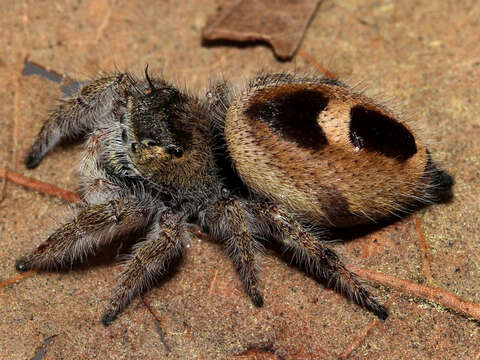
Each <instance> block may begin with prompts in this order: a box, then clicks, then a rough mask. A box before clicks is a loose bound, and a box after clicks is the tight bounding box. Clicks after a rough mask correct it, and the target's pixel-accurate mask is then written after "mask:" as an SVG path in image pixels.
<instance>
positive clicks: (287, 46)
mask: <svg viewBox="0 0 480 360" xmlns="http://www.w3.org/2000/svg"><path fill="white" fill-rule="evenodd" d="M319 2H320V1H319V0H315V1H312V0H296V1H291V0H270V1H267V0H240V1H237V2H235V4H234V5H232V6H231V7H230V8H227V9H226V10H225V11H222V12H220V13H219V14H218V17H216V19H214V20H213V21H212V22H211V23H210V24H207V26H206V27H205V28H204V30H203V39H204V40H206V41H216V40H231V41H240V42H243V41H265V42H267V43H269V44H270V45H271V46H272V47H273V50H274V52H275V54H276V56H278V57H279V58H281V59H290V58H291V57H292V56H293V55H294V54H295V51H296V50H297V48H298V46H299V45H300V42H301V40H302V38H303V35H304V33H305V30H306V28H307V26H308V24H309V22H310V20H311V18H312V16H313V14H314V13H315V10H316V9H317V7H318V4H319Z"/></svg>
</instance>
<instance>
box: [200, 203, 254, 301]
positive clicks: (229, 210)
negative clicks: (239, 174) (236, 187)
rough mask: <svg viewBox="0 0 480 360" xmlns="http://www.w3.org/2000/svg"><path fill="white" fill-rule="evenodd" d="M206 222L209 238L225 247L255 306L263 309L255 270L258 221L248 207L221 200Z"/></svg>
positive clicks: (215, 205) (209, 209)
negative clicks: (254, 232) (253, 233)
mask: <svg viewBox="0 0 480 360" xmlns="http://www.w3.org/2000/svg"><path fill="white" fill-rule="evenodd" d="M203 221H204V223H205V226H206V227H208V228H209V233H210V235H211V236H212V237H213V238H214V239H215V240H216V241H218V242H220V243H222V244H223V245H224V246H225V248H226V250H227V252H228V254H229V256H230V258H231V259H232V260H233V262H234V264H235V266H236V268H237V270H238V272H239V273H240V276H241V278H242V281H243V283H244V286H245V288H246V290H247V294H248V296H249V297H250V299H251V300H252V302H253V303H254V304H255V305H256V306H258V307H261V306H263V298H262V294H261V291H260V289H259V281H258V277H257V273H258V268H257V266H256V255H257V253H258V250H259V249H258V248H259V243H258V242H257V241H255V239H254V237H253V236H252V230H254V229H255V226H254V225H253V224H255V220H254V215H253V214H252V211H249V207H248V203H246V202H244V201H240V200H236V199H233V198H220V199H218V200H217V201H215V202H214V203H213V204H212V205H211V206H210V207H209V208H208V210H207V212H206V214H205V218H204V220H203Z"/></svg>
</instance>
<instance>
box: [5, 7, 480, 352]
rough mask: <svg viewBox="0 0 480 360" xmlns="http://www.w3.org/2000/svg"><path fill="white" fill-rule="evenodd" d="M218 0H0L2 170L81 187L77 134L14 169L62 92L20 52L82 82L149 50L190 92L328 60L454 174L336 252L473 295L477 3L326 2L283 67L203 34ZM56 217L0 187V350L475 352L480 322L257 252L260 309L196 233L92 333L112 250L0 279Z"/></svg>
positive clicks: (479, 173)
mask: <svg viewBox="0 0 480 360" xmlns="http://www.w3.org/2000/svg"><path fill="white" fill-rule="evenodd" d="M339 3H341V4H342V5H339ZM225 6H227V2H225V1H213V0H212V1H207V0H200V1H198V0H195V1H193V0H191V1H178V2H173V1H172V2H169V1H155V2H153V1H152V2H148V1H143V2H133V1H123V0H117V1H108V0H84V1H80V0H78V1H55V2H54V1H25V0H22V1H10V0H1V1H0V12H1V13H2V14H4V15H3V16H2V20H0V21H1V28H0V29H1V31H2V34H1V36H0V47H1V49H2V55H1V57H0V81H1V83H2V85H3V86H1V87H0V98H1V99H2V101H1V102H0V112H1V118H0V161H1V165H0V166H1V167H2V168H5V167H8V168H9V169H11V170H13V171H16V172H19V173H21V174H24V175H26V176H30V177H34V178H36V179H39V180H42V181H45V182H48V183H51V184H55V185H56V186H59V187H61V188H65V189H68V190H72V191H74V190H75V189H76V176H75V168H76V163H77V161H78V159H79V156H80V151H81V145H73V146H68V147H63V148H58V149H57V150H55V151H54V152H53V153H52V154H50V155H49V156H48V157H47V158H46V159H45V160H44V161H43V163H42V164H41V165H40V166H39V167H38V168H37V169H35V170H33V171H28V170H26V168H25V166H24V165H23V162H22V159H23V157H24V156H25V153H26V151H27V149H28V147H29V146H30V145H31V143H32V141H33V139H34V137H35V135H36V133H37V132H38V131H39V129H40V127H41V124H42V120H43V119H44V116H45V114H46V113H47V111H48V109H49V108H50V107H51V106H52V105H53V104H54V103H55V99H56V98H58V97H59V96H61V91H60V86H59V84H57V83H55V82H53V81H50V80H48V79H45V78H43V77H41V76H22V70H23V66H24V62H25V59H27V58H28V59H29V60H30V61H33V62H35V63H38V64H42V65H43V66H46V67H48V68H50V69H54V70H56V71H57V72H58V73H61V74H62V73H63V74H67V75H68V76H70V77H73V78H79V79H86V78H88V77H90V76H94V75H95V74H97V73H98V72H100V71H114V70H115V69H119V70H126V69H128V70H132V71H135V72H137V73H139V74H140V73H141V71H142V70H143V68H144V67H145V64H146V63H148V64H149V66H150V69H151V71H152V72H153V73H157V74H163V76H165V77H166V78H168V79H170V80H175V81H178V82H179V83H180V84H187V85H188V87H189V88H190V89H191V90H192V91H201V89H202V87H203V86H205V84H207V83H208V81H209V79H212V78H218V77H220V76H225V77H227V78H232V79H234V80H240V79H242V78H244V77H248V76H251V75H252V74H254V73H255V72H256V71H258V70H259V69H267V70H276V71H278V70H288V69H290V70H291V69H296V70H297V71H310V72H319V71H320V69H321V67H322V66H323V67H326V68H328V69H329V70H330V71H332V72H333V73H335V74H338V75H339V76H340V78H341V79H342V80H347V81H348V82H350V83H351V84H357V83H358V82H359V81H361V82H362V86H363V85H365V86H366V87H367V93H368V94H370V95H375V96H377V97H380V98H381V99H383V100H388V101H389V102H390V103H391V104H392V105H394V106H395V107H396V108H397V109H398V110H399V111H401V112H402V113H403V114H405V116H406V117H407V118H409V119H411V120H412V121H414V123H415V126H416V127H417V128H418V129H419V131H420V132H421V134H422V137H423V138H424V139H425V140H426V141H427V143H428V144H429V147H430V150H431V152H432V154H434V156H435V158H436V159H438V161H439V162H440V164H441V165H442V167H443V168H445V169H448V170H449V171H450V172H451V173H452V174H453V175H454V176H455V180H456V185H455V198H454V201H453V202H451V203H449V204H444V205H437V206H434V207H430V208H427V209H424V210H422V211H420V212H418V213H416V214H415V215H413V216H411V217H408V218H407V219H404V220H402V221H399V222H397V223H395V224H393V225H390V226H388V227H386V228H383V229H380V230H378V231H375V232H373V233H370V234H368V235H364V236H360V237H359V238H357V239H355V240H353V241H349V242H347V243H345V244H336V245H333V246H334V248H335V249H336V250H337V251H338V252H339V253H340V254H341V255H342V257H343V258H344V259H345V261H346V262H348V263H353V264H356V265H358V266H361V267H364V268H369V269H371V270H374V271H378V272H382V273H384V274H388V275H391V276H394V277H398V278H403V279H407V280H410V281H412V282H420V283H423V284H424V285H429V286H438V287H441V288H443V289H446V290H449V291H451V292H453V293H455V294H457V295H459V296H461V297H463V298H465V299H468V300H471V301H473V302H476V303H480V280H479V279H480V243H479V233H480V231H479V229H478V223H479V216H480V215H479V214H480V200H479V198H480V164H479V163H480V157H479V153H480V146H479V144H480V142H479V138H480V119H479V114H480V90H479V83H480V20H479V19H480V3H479V2H478V1H475V0H464V1H454V0H436V1H418V0H403V1H381V2H380V1H363V0H344V1H341V2H337V1H333V0H326V1H324V2H323V3H321V5H320V7H319V9H318V11H317V13H316V15H315V16H314V18H313V20H312V22H311V24H310V27H309V28H308V30H307V33H306V34H305V38H304V41H303V42H302V46H301V49H300V51H299V53H298V55H297V57H296V59H295V61H294V62H292V63H279V62H278V61H277V60H276V59H275V57H274V55H273V54H272V52H271V50H270V49H269V48H268V47H266V46H262V45H256V46H243V47H242V48H237V47H233V46H231V47H230V46H212V47H203V46H202V44H201V41H200V37H201V29H202V28H203V26H204V24H205V22H206V19H207V16H209V15H210V14H213V13H215V12H216V11H217V10H218V9H219V8H222V7H225ZM320 64H321V65H320ZM67 213H68V204H67V203H66V202H63V201H61V200H59V199H56V198H52V197H49V196H46V195H43V194H40V193H38V192H35V191H32V190H29V189H26V188H23V187H20V186H17V185H15V184H13V183H7V187H6V193H5V198H4V199H3V201H2V203H1V204H0V259H1V261H0V283H2V288H0V359H33V358H35V359H42V358H43V359H93V358H97V359H146V358H148V359H163V358H168V359H235V358H237V359H334V358H336V357H338V356H339V355H340V354H342V353H343V358H351V359H475V360H476V359H480V327H479V326H480V325H479V322H477V321H474V320H472V319H469V318H467V317H465V316H462V315H459V314H457V313H455V312H452V311H450V310H447V309H445V308H443V307H441V306H438V305H436V304H434V303H431V302H427V301H424V300H420V299H415V298H411V297H408V296H405V295H403V294H402V292H399V291H394V290H391V289H387V288H382V287H371V290H372V291H373V292H374V293H375V294H377V295H378V298H379V301H381V302H382V303H385V302H386V303H387V304H388V306H389V309H390V312H391V315H390V317H389V318H388V319H387V320H386V321H385V322H379V321H377V320H375V317H374V316H373V315H372V314H370V313H368V312H366V311H364V310H362V309H361V308H359V307H358V306H356V305H354V304H353V303H351V302H349V301H347V300H346V299H345V298H344V297H343V296H341V295H339V294H336V293H334V292H332V291H330V290H325V288H324V287H323V286H322V285H320V284H318V283H317V282H316V281H314V280H313V279H311V278H310V277H308V276H306V275H305V274H304V273H303V272H301V271H299V270H297V269H296V268H295V267H292V266H290V265H289V264H288V263H286V262H285V261H283V260H281V259H279V257H277V256H276V254H275V253H274V252H273V251H267V252H266V254H265V256H264V257H263V258H262V261H261V266H262V269H263V272H262V279H263V286H264V294H265V306H264V307H263V308H261V309H257V308H255V307H254V306H253V305H252V304H251V302H250V301H249V300H248V298H247V297H246V295H245V293H244V290H243V288H242V285H241V282H240V280H239V278H238V277H237V275H236V273H235V271H234V268H233V266H232V264H231V262H230V260H229V259H228V258H227V256H226V255H225V254H224V253H223V252H222V250H221V249H220V248H219V247H218V246H217V245H215V244H212V243H209V242H206V241H201V240H195V241H193V242H192V244H191V246H190V247H189V249H188V251H187V252H186V256H185V258H184V260H183V261H182V262H181V263H180V264H179V266H178V271H176V272H175V273H174V274H172V276H171V277H170V278H169V279H168V280H167V281H165V282H163V283H162V284H160V286H158V287H156V288H154V289H153V290H152V291H150V292H148V293H147V294H146V295H145V296H144V301H142V300H141V299H140V298H137V299H136V300H134V301H133V303H132V304H131V305H130V306H129V307H128V308H127V310H126V311H125V312H124V313H122V314H121V315H120V317H119V318H118V320H117V321H115V322H114V323H113V325H112V326H110V327H108V328H105V327H104V326H103V325H102V324H101V323H100V322H99V318H100V316H101V313H102V311H103V308H104V306H105V302H106V301H107V299H108V298H109V296H110V292H111V289H112V287H113V286H114V284H115V278H116V276H117V274H118V273H119V271H120V267H119V266H118V263H116V262H115V261H114V260H113V258H112V257H111V256H107V255H108V254H107V255H105V254H104V256H102V255H100V256H98V257H96V258H94V259H92V260H91V261H89V262H87V263H86V264H83V265H81V266H79V267H76V268H74V269H73V270H72V271H69V272H53V273H40V274H38V273H34V274H32V275H30V276H27V277H25V278H23V279H20V280H18V281H17V282H14V283H9V284H8V285H6V284H5V283H4V281H6V280H7V279H10V278H13V277H15V276H17V275H18V274H17V273H16V271H15V270H14V261H15V259H16V258H17V257H18V256H20V255H21V254H23V253H25V252H27V251H29V250H30V249H32V247H33V246H35V245H36V244H38V243H39V242H40V241H41V240H42V239H44V238H45V236H46V235H47V234H48V232H49V231H51V229H52V228H54V227H55V226H57V225H58V223H59V222H60V221H61V220H62V219H63V217H64V216H65V215H66V214H67ZM419 224H420V226H418V225H419ZM422 235H424V238H425V241H426V248H425V249H426V252H425V251H422V246H421V241H420V240H421V237H422ZM428 269H429V270H430V271H428ZM430 274H431V275H430ZM146 304H148V306H149V307H150V308H151V310H152V312H153V313H154V314H156V316H157V318H158V319H155V317H154V316H153V315H152V313H151V312H150V311H149V310H148V308H147V306H146ZM363 334H366V336H365V337H364V336H362V335H363ZM53 335H56V336H55V337H54V338H50V337H51V336H53ZM349 349H351V351H349Z"/></svg>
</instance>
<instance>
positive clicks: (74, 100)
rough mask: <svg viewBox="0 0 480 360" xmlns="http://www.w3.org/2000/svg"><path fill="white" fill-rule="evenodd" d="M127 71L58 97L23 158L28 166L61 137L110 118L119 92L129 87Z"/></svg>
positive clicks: (83, 131) (77, 134) (85, 130)
mask: <svg viewBox="0 0 480 360" xmlns="http://www.w3.org/2000/svg"><path fill="white" fill-rule="evenodd" d="M129 82H130V80H129V75H128V74H118V75H112V76H107V77H103V78H100V79H98V80H95V81H93V82H91V83H90V84H88V85H86V86H84V87H83V88H82V89H81V90H80V91H79V92H77V93H76V94H75V95H73V96H72V97H70V98H68V99H66V100H62V101H61V102H60V104H58V105H57V106H56V107H55V108H54V109H53V110H52V111H51V112H50V115H49V117H48V119H47V120H46V121H45V123H44V124H43V126H42V129H41V130H40V132H39V134H38V136H37V139H36V140H35V142H34V144H33V145H32V147H31V149H30V151H29V153H28V155H27V157H26V159H25V165H26V166H27V167H28V168H30V169H31V168H34V167H36V166H37V165H38V164H39V163H40V161H41V160H42V159H43V157H44V156H45V155H46V154H47V153H48V152H49V151H50V150H51V149H52V148H53V147H55V145H57V144H58V143H59V142H61V141H64V140H70V139H75V138H78V137H80V136H82V135H85V134H87V133H88V132H90V131H92V130H94V128H95V126H96V125H97V124H98V123H100V122H102V121H104V122H105V121H107V122H108V120H111V119H112V118H113V117H114V116H115V115H118V114H114V109H115V108H117V107H118V106H120V105H121V104H120V103H121V97H122V94H121V92H122V91H124V90H125V88H126V87H127V86H129V85H128V84H129Z"/></svg>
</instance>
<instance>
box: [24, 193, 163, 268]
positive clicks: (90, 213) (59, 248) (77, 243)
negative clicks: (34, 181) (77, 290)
mask: <svg viewBox="0 0 480 360" xmlns="http://www.w3.org/2000/svg"><path fill="white" fill-rule="evenodd" d="M153 211H154V209H153V207H152V205H151V204H149V203H148V201H145V200H139V199H136V198H133V197H128V196H125V197H121V198H117V199H113V200H110V201H109V202H106V203H101V204H93V205H89V206H86V207H84V208H82V209H81V210H80V211H79V212H78V213H77V215H76V216H75V217H74V218H73V219H72V220H70V221H69V222H67V223H65V224H64V225H62V226H61V227H60V228H58V229H57V230H56V231H54V232H53V234H51V235H50V236H49V237H48V238H47V240H45V241H44V242H43V243H41V244H40V245H39V246H38V247H37V248H36V249H35V250H33V251H32V252H31V253H30V254H28V255H26V256H22V257H21V258H19V259H18V260H17V262H16V264H15V267H16V269H17V270H18V271H22V272H23V271H27V270H30V269H38V270H43V269H52V268H60V267H64V266H65V265H70V264H72V263H73V262H74V261H78V260H83V259H84V258H85V257H86V256H87V255H88V254H90V253H92V252H94V250H95V249H96V248H97V247H98V246H99V245H101V244H105V243H107V242H109V241H111V240H112V239H113V238H115V237H117V236H119V235H122V234H127V233H130V232H132V231H134V230H136V229H139V228H142V227H144V226H145V225H146V224H148V222H149V221H150V218H151V216H152V213H153Z"/></svg>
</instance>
